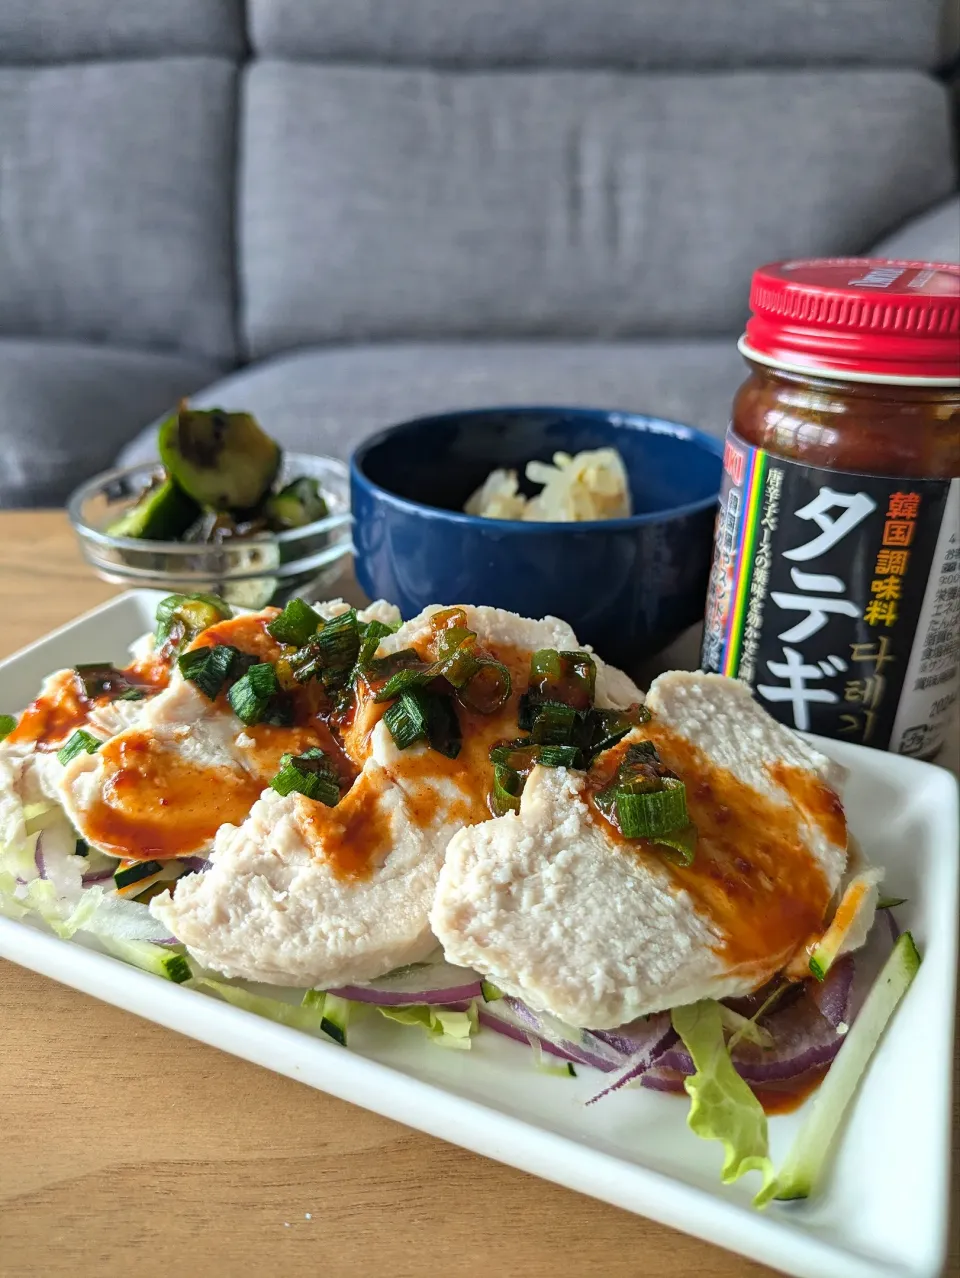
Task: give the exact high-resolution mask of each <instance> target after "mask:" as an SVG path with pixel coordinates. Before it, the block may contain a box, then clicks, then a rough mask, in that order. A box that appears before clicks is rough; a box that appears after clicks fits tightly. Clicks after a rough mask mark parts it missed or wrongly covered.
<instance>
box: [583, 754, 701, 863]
mask: <svg viewBox="0 0 960 1278" xmlns="http://www.w3.org/2000/svg"><path fill="white" fill-rule="evenodd" d="M594 803H595V804H596V805H597V807H598V808H599V809H600V811H601V812H603V813H605V814H606V816H607V817H608V818H613V817H614V816H615V817H616V824H617V826H618V827H619V829H620V832H621V834H623V836H624V837H625V838H627V839H649V840H651V841H652V842H654V843H662V844H663V845H664V846H665V847H669V848H672V849H673V851H675V852H677V853H678V854H679V857H680V860H681V863H682V864H684V865H689V864H690V863H691V862H692V861H693V858H694V853H695V850H696V838H697V831H696V827H695V826H694V825H693V824H692V823H691V822H690V819H689V817H688V815H687V788H686V786H685V785H684V783H683V782H682V781H681V780H680V778H679V777H678V776H677V775H676V773H674V772H671V771H670V769H669V768H667V767H665V766H664V764H663V763H661V761H660V756H659V754H658V753H657V749H656V746H655V745H654V744H653V742H652V741H641V742H638V743H637V744H636V745H632V746H630V748H629V749H628V750H627V752H626V754H625V756H624V758H623V762H622V763H621V764H620V767H619V768H618V769H617V775H616V778H615V779H614V781H613V783H612V785H609V786H607V788H606V789H605V790H601V791H600V792H599V793H598V794H595V795H594Z"/></svg>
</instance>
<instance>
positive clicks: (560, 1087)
mask: <svg viewBox="0 0 960 1278" xmlns="http://www.w3.org/2000/svg"><path fill="white" fill-rule="evenodd" d="M158 598H159V596H157V595H155V594H152V593H150V592H146V591H133V592H131V593H129V594H126V595H123V596H121V597H120V598H118V599H116V600H114V601H113V602H111V603H109V604H107V605H105V606H104V607H102V608H99V609H97V610H96V611H95V612H92V613H90V614H88V615H87V616H86V617H82V618H80V619H79V620H78V621H75V622H73V623H72V624H71V625H69V626H66V627H64V628H63V629H61V630H58V631H56V632H55V633H53V634H51V635H49V636H48V637H47V638H46V639H43V640H41V641H40V642H39V643H36V644H34V645H32V647H30V648H28V649H25V650H24V651H23V652H21V653H19V654H18V655H17V656H14V657H11V658H10V659H9V660H7V661H5V662H3V663H0V710H4V711H14V710H19V709H20V708H21V707H22V706H24V705H25V704H26V703H27V702H28V701H29V700H30V699H31V698H32V697H33V696H34V695H35V692H36V689H37V687H38V686H39V683H40V681H41V679H42V678H43V677H44V676H45V675H46V674H48V673H49V672H50V671H52V670H55V669H57V668H60V667H63V666H72V665H74V664H75V663H76V662H78V661H93V660H99V659H104V658H110V659H111V660H114V661H117V662H121V661H122V660H123V658H124V656H125V654H126V649H127V646H128V645H129V644H130V643H131V642H132V641H133V640H134V639H135V638H136V637H137V636H138V635H140V634H142V633H143V632H144V631H146V630H149V629H151V628H152V626H153V614H154V609H155V607H156V601H157V599H158ZM818 745H819V746H820V747H821V748H822V749H823V750H824V751H825V752H826V753H827V754H829V755H831V756H832V757H834V758H835V759H837V760H838V761H839V762H841V763H843V764H845V765H846V766H847V767H848V768H849V769H850V779H849V783H848V788H847V792H846V798H845V803H846V808H847V813H848V816H849V820H850V825H851V828H852V829H853V831H854V832H855V833H856V834H857V836H858V837H859V839H860V841H861V843H862V845H863V847H864V849H865V851H866V853H867V855H868V857H869V858H870V859H871V860H872V861H874V862H875V863H877V864H879V865H884V866H886V867H887V880H886V884H885V888H884V890H885V891H887V892H888V893H890V894H891V895H895V896H904V897H907V898H908V904H906V905H904V906H902V907H901V908H900V909H899V910H898V918H899V921H900V923H901V925H902V926H904V927H908V928H910V930H911V931H912V932H913V935H914V937H915V939H916V941H917V943H918V945H919V947H920V949H921V952H922V954H923V956H924V961H923V965H922V967H921V969H920V973H919V975H918V976H917V979H916V981H915V982H914V984H913V986H912V987H911V989H910V991H909V993H908V995H907V997H906V999H905V1001H904V1003H903V1004H902V1006H901V1007H900V1009H899V1010H898V1012H897V1014H896V1017H895V1019H894V1021H893V1023H892V1025H891V1027H890V1030H889V1032H888V1033H887V1034H886V1036H885V1038H884V1040H883V1042H882V1044H881V1046H880V1049H879V1051H878V1053H877V1055H876V1057H875V1058H874V1060H873V1062H872V1064H871V1066H870V1070H869V1072H868V1074H867V1076H866V1078H865V1079H864V1081H863V1084H862V1086H861V1088H860V1090H859V1093H858V1095H857V1097H856V1101H855V1104H854V1106H853V1112H852V1114H851V1116H850V1119H849V1121H848V1122H847V1124H846V1126H845V1130H844V1132H843V1133H842V1139H841V1140H840V1143H839V1148H838V1150H837V1156H836V1158H835V1160H834V1165H833V1170H832V1172H831V1175H830V1177H829V1181H828V1183H827V1185H826V1187H825V1190H824V1192H823V1193H822V1194H821V1195H820V1196H819V1197H818V1198H817V1199H816V1200H814V1201H811V1202H808V1203H790V1204H774V1205H772V1206H771V1207H770V1208H769V1209H768V1210H767V1211H766V1212H765V1213H762V1214H760V1213H757V1212H755V1211H753V1209H752V1208H751V1206H750V1199H751V1196H752V1194H753V1192H754V1190H755V1189H756V1185H753V1184H746V1183H743V1182H741V1183H740V1184H738V1185H736V1186H733V1187H731V1188H724V1187H723V1186H721V1184H720V1180H719V1170H720V1163H721V1150H720V1147H719V1145H717V1144H715V1143H706V1142H703V1141H700V1140H697V1138H696V1137H694V1136H693V1135H692V1134H691V1133H690V1132H689V1131H688V1129H687V1127H686V1122H685V1118H686V1105H685V1104H683V1103H681V1102H679V1101H678V1100H677V1099H676V1098H673V1097H670V1096H663V1095H658V1094H655V1093H651V1092H645V1091H642V1090H631V1089H624V1090H623V1091H622V1092H620V1093H618V1094H616V1095H614V1096H611V1097H609V1098H607V1099H606V1100H604V1101H603V1102H602V1103H601V1104H599V1105H596V1106H591V1107H590V1108H589V1109H585V1108H584V1106H583V1102H584V1101H585V1100H586V1099H587V1098H588V1097H589V1096H590V1095H591V1094H593V1092H595V1091H596V1090H598V1079H599V1078H600V1075H596V1074H593V1071H591V1070H588V1069H582V1070H581V1071H580V1075H579V1077H578V1078H576V1079H569V1078H554V1077H549V1076H544V1075H542V1074H538V1073H535V1072H534V1071H533V1070H532V1069H531V1067H530V1058H529V1054H528V1053H527V1052H526V1051H525V1050H524V1049H522V1048H521V1047H519V1046H517V1045H515V1044H512V1043H509V1042H506V1041H504V1040H502V1039H500V1038H499V1037H498V1036H497V1035H495V1034H491V1033H486V1034H481V1035H480V1036H479V1038H477V1039H475V1040H474V1044H473V1050H472V1051H470V1052H469V1053H467V1052H462V1053H461V1052H447V1051H442V1050H438V1049H437V1048H436V1047H434V1046H432V1045H431V1044H430V1043H429V1042H427V1040H426V1039H425V1038H424V1037H423V1036H422V1035H420V1034H419V1032H417V1031H415V1030H403V1029H400V1027H398V1026H395V1025H392V1024H388V1023H387V1022H386V1021H380V1020H379V1018H371V1020H370V1021H369V1022H364V1023H362V1024H361V1025H360V1026H359V1027H358V1032H357V1033H356V1034H354V1033H353V1031H352V1030H351V1048H350V1049H349V1050H345V1049H343V1048H340V1047H337V1046H336V1045H335V1044H333V1043H331V1042H328V1041H322V1040H320V1039H316V1038H313V1037H311V1036H309V1035H307V1034H303V1033H300V1032H298V1031H296V1030H292V1029H287V1028H286V1027H284V1026H280V1025H276V1024H274V1023H272V1022H269V1021H263V1020H261V1019H260V1018H257V1017H254V1016H253V1015H251V1014H250V1013H247V1012H243V1011H240V1010H238V1009H236V1008H233V1007H230V1006H228V1005H226V1004H224V1003H220V1002H217V1001H215V1000H213V999H211V998H208V997H206V996H205V995H202V994H199V993H196V992H194V991H192V990H187V989H183V988H181V987H179V986H175V985H171V984H168V983H167V982H165V981H162V980H159V979H158V978H156V977H153V976H148V975H146V974H145V973H143V972H140V971H137V970H136V969H134V968H131V967H128V966H126V965H125V964H123V963H120V962H118V961H116V960H114V959H112V958H109V957H107V956H106V955H103V954H100V953H97V952H95V951H94V950H92V949H90V948H87V947H86V946H85V945H82V944H80V943H78V942H77V941H70V942H68V941H60V940H58V939H57V938H55V937H53V936H51V935H48V934H47V933H45V932H42V931H40V930H39V929H38V928H36V927H33V926H30V925H29V924H27V923H22V922H13V921H11V920H9V919H5V918H0V956H3V957H4V958H8V959H10V960H12V961H13V962H15V963H19V964H21V965H22V966H24V967H29V968H32V969H33V970H34V971H36V972H41V973H43V974H44V975H46V976H49V977H52V978H53V979H55V980H58V981H62V982H64V983H65V984H67V985H71V986H73V987H74V988H75V989H79V990H83V991H84V992H86V993H88V994H92V995H94V996H95V997H97V998H101V999H103V1000H105V1001H106V1002H108V1003H113V1004H115V1005H116V1006H117V1007H122V1008H126V1009H127V1010H128V1011H130V1012H134V1013H136V1014H137V1015H139V1016H144V1017H147V1018H148V1019H149V1020H152V1021H156V1022H157V1023H158V1024H161V1025H166V1026H168V1027H169V1028H171V1029H175V1030H179V1031H180V1032H181V1033H184V1034H189V1035H190V1036H191V1037H193V1038H197V1039H200V1040H201V1041H203V1042H205V1043H209V1044H211V1045H213V1046H215V1047H219V1048H222V1049H223V1050H224V1051H227V1052H232V1053H234V1054H235V1055H237V1056H241V1057H244V1058H246V1059H247V1060H250V1061H254V1062H255V1063H256V1064H258V1065H263V1066H266V1068H268V1069H272V1070H276V1071H277V1072H278V1073H281V1074H286V1075H288V1076H289V1077H291V1078H296V1079H299V1080H300V1081H301V1082H304V1083H308V1084H310V1085H311V1086H313V1087H317V1088H320V1089H321V1090H322V1091H326V1092H330V1093H331V1094H333V1095H334V1096H339V1097H341V1098H342V1099H344V1100H348V1101H352V1102H354V1103H355V1104H357V1105H363V1106H366V1107H367V1108H369V1109H372V1110H375V1111H377V1112H378V1113H380V1114H385V1115H386V1116H387V1117H389V1118H393V1119H396V1120H397V1121H398V1122H402V1123H406V1124H408V1125H409V1126H411V1127H416V1128H419V1129H420V1130H421V1131H425V1132H429V1133H430V1134H432V1135H434V1136H439V1137H441V1138H443V1139H444V1140H447V1141H451V1142H453V1143H455V1144H458V1145H462V1146H464V1147H465V1148H467V1149H472V1150H475V1151H476V1152H477V1153H480V1154H485V1155H487V1156H488V1157H490V1158H496V1159H499V1160H500V1161H501V1162H505V1163H509V1164H511V1165H512V1166H514V1167H519V1168H522V1169H523V1170H525V1171H528V1172H532V1173H533V1174H534V1175H537V1176H543V1177H545V1178H547V1179H548V1180H554V1181H557V1182H558V1183H559V1184H562V1185H566V1186H568V1187H569V1188H571V1189H577V1190H580V1191H581V1192H583V1193H585V1194H592V1195H593V1196H594V1197H596V1198H601V1199H605V1200H606V1201H607V1202H610V1203H614V1204H616V1205H617V1206H619V1207H623V1208H625V1209H626V1210H627V1211H633V1212H638V1213H642V1214H643V1215H647V1216H651V1217H653V1218H654V1219H656V1220H659V1221H662V1222H664V1223H665V1224H668V1225H672V1226H674V1227H675V1228H677V1229H682V1230H685V1231H686V1232H687V1233H691V1234H695V1235H697V1236H698V1237H700V1238H704V1239H707V1240H709V1241H710V1242H714V1243H717V1244H719V1245H720V1246H722V1247H727V1248H729V1249H731V1250H733V1251H739V1252H742V1253H744V1254H746V1255H748V1256H751V1257H753V1258H755V1259H756V1260H760V1261H763V1262H765V1263H766V1264H769V1265H773V1266H776V1267H777V1268H779V1269H782V1270H784V1271H786V1272H787V1273H790V1274H796V1275H800V1276H802V1278H806V1276H808V1275H809V1276H810V1278H814V1276H815V1278H822V1276H823V1275H830V1276H831V1278H867V1276H868V1275H881V1274H882V1275H888V1276H890V1275H902V1276H903V1278H933V1276H934V1275H935V1274H937V1273H938V1272H939V1270H940V1267H941V1265H942V1262H943V1253H944V1247H945V1242H946V1230H947V1194H948V1185H949V1154H950V1129H951V1116H950V1079H951V1074H952V1050H953V1046H952V1040H953V1012H954V985H955V974H956V967H957V921H958V899H957V883H958V819H957V786H956V783H955V781H954V779H953V777H952V776H951V775H950V774H949V773H947V772H946V771H944V770H943V769H941V768H937V767H934V766H932V765H929V764H922V763H916V762H914V761H912V760H910V759H905V758H901V757H898V756H895V755H890V754H883V753H881V752H879V751H875V750H868V749H865V748H863V747H859V746H850V745H844V744H842V743H839V742H835V741H823V740H820V741H818ZM803 1112H804V1111H803V1110H802V1109H801V1110H800V1111H799V1112H798V1113H797V1114H791V1115H788V1116H783V1117H777V1118H773V1119H771V1122H770V1135H771V1146H772V1154H773V1157H774V1160H775V1161H779V1160H780V1159H782V1158H783V1156H784V1154H785V1153H786V1150H787V1148H788V1146H789V1144H790V1141H791V1139H792V1136H793V1134H794V1132H795V1131H796V1129H797V1127H798V1125H799V1123H800V1121H801V1119H802V1117H803ZM747 1179H748V1180H754V1179H755V1177H752V1176H751V1177H748V1178H747Z"/></svg>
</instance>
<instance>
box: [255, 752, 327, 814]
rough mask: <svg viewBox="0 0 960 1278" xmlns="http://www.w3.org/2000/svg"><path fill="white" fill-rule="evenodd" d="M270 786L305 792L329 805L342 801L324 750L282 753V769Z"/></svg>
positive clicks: (309, 797)
mask: <svg viewBox="0 0 960 1278" xmlns="http://www.w3.org/2000/svg"><path fill="white" fill-rule="evenodd" d="M270 785H271V786H272V787H273V789H274V790H276V792H277V793H278V794H294V793H296V794H302V795H304V796H305V797H306V798H308V799H316V800H317V801H318V802H319V803H325V804H326V805H327V807H328V808H335V807H336V806H337V804H338V803H339V802H340V786H339V783H338V781H337V774H336V772H335V771H334V769H333V766H332V764H331V763H330V760H329V759H328V758H327V756H326V755H325V754H324V753H323V751H322V750H317V749H314V750H306V751H304V753H303V754H296V755H294V754H285V755H283V757H282V758H281V760H280V771H279V772H278V773H277V775H276V776H275V777H274V778H273V780H272V781H271V782H270Z"/></svg>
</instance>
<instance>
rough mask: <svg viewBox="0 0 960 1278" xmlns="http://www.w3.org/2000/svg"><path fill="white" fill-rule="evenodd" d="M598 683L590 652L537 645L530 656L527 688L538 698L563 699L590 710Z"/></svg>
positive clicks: (579, 708) (595, 667)
mask: <svg viewBox="0 0 960 1278" xmlns="http://www.w3.org/2000/svg"><path fill="white" fill-rule="evenodd" d="M596 683H597V665H596V662H595V661H594V659H593V657H592V656H591V655H590V653H589V652H558V651H557V649H556V648H540V649H538V651H537V652H535V653H534V654H533V656H532V657H531V658H530V691H531V694H532V696H533V698H534V700H537V701H562V702H564V704H566V705H568V706H572V707H573V708H574V709H575V710H589V709H590V707H591V706H592V705H593V697H594V692H595V689H596Z"/></svg>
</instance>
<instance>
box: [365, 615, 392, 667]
mask: <svg viewBox="0 0 960 1278" xmlns="http://www.w3.org/2000/svg"><path fill="white" fill-rule="evenodd" d="M392 634H393V630H392V628H391V627H390V626H388V625H387V624H386V623H385V622H383V621H368V622H365V623H361V624H360V650H359V652H358V653H357V666H356V668H357V669H358V670H365V669H366V668H367V666H368V665H369V664H370V662H371V661H372V660H373V659H374V657H375V656H376V655H377V649H378V648H379V647H380V640H381V639H385V638H386V637H387V635H392Z"/></svg>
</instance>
